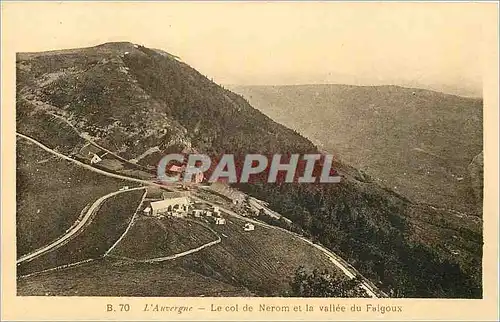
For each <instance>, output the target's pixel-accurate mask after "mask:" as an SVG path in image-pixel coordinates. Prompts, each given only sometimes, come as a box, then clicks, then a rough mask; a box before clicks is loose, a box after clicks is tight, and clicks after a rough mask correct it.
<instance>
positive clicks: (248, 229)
mask: <svg viewBox="0 0 500 322" xmlns="http://www.w3.org/2000/svg"><path fill="white" fill-rule="evenodd" d="M243 230H244V231H252V230H255V226H254V224H251V223H249V222H247V223H246V224H245V226H244V227H243Z"/></svg>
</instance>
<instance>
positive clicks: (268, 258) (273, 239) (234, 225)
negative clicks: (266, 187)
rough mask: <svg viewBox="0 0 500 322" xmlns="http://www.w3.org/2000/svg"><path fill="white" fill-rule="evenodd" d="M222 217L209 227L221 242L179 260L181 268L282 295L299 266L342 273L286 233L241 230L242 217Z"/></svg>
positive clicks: (320, 254)
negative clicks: (221, 222) (224, 219)
mask: <svg viewBox="0 0 500 322" xmlns="http://www.w3.org/2000/svg"><path fill="white" fill-rule="evenodd" d="M225 218H226V221H227V224H226V225H212V226H211V227H212V228H213V229H214V230H215V231H216V232H217V233H218V234H219V235H220V236H221V238H222V241H221V243H220V244H217V245H214V246H212V247H209V248H207V249H204V250H203V251H201V252H198V253H195V254H193V255H190V256H186V257H183V258H181V259H179V260H178V261H179V262H180V265H182V267H185V268H187V269H190V270H193V271H196V272H199V273H201V274H203V275H205V276H208V277H212V278H216V279H218V280H220V281H224V282H227V283H231V284H233V285H241V286H244V287H246V288H248V289H250V290H251V291H252V292H255V293H256V294H258V295H259V296H280V295H284V294H285V293H286V291H287V290H288V287H289V282H290V280H291V277H292V275H293V274H294V273H295V270H296V269H297V268H298V267H299V266H301V265H303V266H304V267H305V268H306V269H307V270H312V269H314V268H317V269H320V270H323V269H328V270H329V271H330V272H331V273H332V274H338V276H339V277H344V276H345V275H343V273H342V272H340V270H338V268H337V267H336V266H334V265H333V263H331V262H330V261H329V259H328V258H327V257H326V255H324V254H323V253H322V252H320V251H319V250H317V249H315V248H313V247H312V246H311V245H309V244H307V243H306V242H304V241H302V240H299V239H298V238H296V237H294V236H292V235H290V234H288V233H286V232H283V231H279V230H277V229H271V228H266V227H262V226H257V225H256V226H255V230H254V231H244V230H243V226H244V224H245V221H244V220H241V219H237V218H234V217H229V216H228V217H225ZM346 278H347V277H346Z"/></svg>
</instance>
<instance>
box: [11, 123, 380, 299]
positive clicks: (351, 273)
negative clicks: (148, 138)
mask: <svg viewBox="0 0 500 322" xmlns="http://www.w3.org/2000/svg"><path fill="white" fill-rule="evenodd" d="M16 135H17V136H19V137H21V138H23V139H26V140H28V141H30V142H32V143H34V144H36V145H37V146H39V147H41V148H42V149H43V150H45V151H47V152H49V153H52V154H54V155H56V156H58V157H60V158H62V159H65V160H67V161H70V162H73V163H75V164H77V165H79V166H81V167H84V168H86V169H88V170H91V171H94V172H97V173H100V174H102V175H106V176H109V177H113V178H118V179H123V180H128V181H133V182H138V183H142V184H145V185H150V186H158V187H161V188H164V189H171V190H174V191H175V190H176V189H172V187H167V186H165V185H162V184H158V183H155V182H152V181H147V180H141V179H136V178H132V177H127V176H124V175H118V174H113V173H109V172H106V171H103V170H100V169H96V168H94V167H92V166H90V165H88V164H85V163H83V162H80V161H78V160H75V159H73V158H70V157H68V156H66V155H64V154H61V153H59V152H56V151H54V150H52V149H51V148H49V147H47V146H45V145H43V144H42V143H40V142H38V141H37V140H35V139H33V138H31V137H29V136H26V135H24V134H21V133H17V132H16ZM144 188H145V187H139V188H134V189H129V190H125V191H117V192H114V193H112V194H110V195H106V196H103V197H101V198H100V199H98V200H97V201H96V202H95V203H94V205H95V204H96V203H98V202H99V201H100V200H101V199H102V200H101V202H102V201H104V200H105V199H106V198H107V197H110V196H111V195H113V194H118V193H122V192H126V191H130V190H138V189H144ZM103 198H104V199H103ZM192 198H193V199H195V200H198V201H200V202H204V203H207V204H209V205H212V206H217V207H219V208H220V209H221V210H223V211H224V212H226V213H227V214H228V215H231V216H233V217H236V218H239V219H241V220H244V221H248V222H252V223H254V224H255V225H258V226H262V227H266V228H269V229H277V230H280V231H283V232H285V233H287V234H291V235H293V236H294V237H296V238H299V239H301V240H303V241H304V242H306V243H308V244H310V245H311V246H313V247H315V248H317V249H318V250H320V251H322V252H323V253H324V254H325V255H326V256H327V257H328V258H329V259H330V261H331V262H332V263H333V264H334V265H335V266H337V267H338V268H339V269H340V270H342V272H343V273H344V274H345V275H346V276H348V277H349V278H354V277H356V276H361V277H362V281H361V287H362V288H363V289H364V290H365V291H366V292H367V293H368V295H369V296H371V297H372V298H377V297H379V295H380V296H382V297H388V296H387V295H386V294H385V293H383V292H382V291H380V290H379V289H378V288H377V287H376V286H375V285H374V284H373V283H372V282H370V281H369V280H368V279H366V278H364V277H363V276H362V275H361V274H359V272H358V271H357V270H356V269H355V268H354V267H352V266H351V265H350V264H348V263H347V262H346V261H345V260H343V259H342V258H341V257H339V256H338V255H337V254H335V253H333V252H332V251H330V250H328V249H327V248H325V247H323V246H321V245H318V244H315V243H313V242H312V241H310V240H308V239H306V238H305V237H303V236H301V235H299V234H296V233H294V232H291V231H289V230H286V229H284V228H281V227H276V226H272V225H268V224H266V223H263V222H260V221H256V220H253V219H250V218H247V217H244V216H241V215H239V214H237V213H235V212H234V211H232V210H229V209H226V208H223V207H221V206H220V205H219V204H215V203H212V202H210V201H207V200H204V199H201V198H199V197H196V196H193V195H192ZM94 205H92V206H94ZM98 205H99V203H98V204H97V206H98ZM97 206H96V207H97ZM96 207H90V209H89V211H87V214H86V215H85V217H86V218H87V219H84V220H82V221H81V222H80V223H79V224H78V225H77V226H75V227H74V228H73V229H71V230H70V231H69V232H68V234H66V235H64V236H63V237H61V238H60V239H58V240H57V241H55V242H53V243H52V244H49V245H47V246H45V247H43V248H41V249H39V250H37V251H35V252H33V253H31V254H28V255H24V256H22V257H21V258H20V259H19V260H18V261H17V262H18V264H19V263H20V262H23V261H26V260H30V259H33V258H34V257H36V256H40V255H41V254H43V253H45V252H47V251H49V250H50V249H52V248H54V247H57V246H58V245H59V244H60V243H63V242H64V241H65V240H67V239H68V238H70V237H71V236H72V235H73V234H75V233H76V231H78V230H79V229H80V228H81V227H83V225H84V224H85V221H86V220H88V218H89V217H90V215H91V214H92V212H93V211H94V210H95V208H96ZM67 236H68V237H67ZM219 239H220V237H219ZM218 242H220V240H217V241H214V242H212V243H218ZM209 246H211V245H209ZM202 247H203V248H205V247H207V246H206V245H204V246H202ZM203 248H201V249H203ZM201 249H197V250H196V251H199V250H201ZM177 255H179V254H177ZM185 255H186V254H184V255H183V256H185ZM164 260H165V259H164ZM377 294H379V295H377Z"/></svg>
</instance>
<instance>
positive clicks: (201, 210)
mask: <svg viewBox="0 0 500 322" xmlns="http://www.w3.org/2000/svg"><path fill="white" fill-rule="evenodd" d="M143 212H144V215H146V216H155V217H165V216H170V217H177V218H184V217H187V216H188V215H192V216H194V217H196V218H205V219H206V220H207V221H209V222H212V223H214V224H216V225H225V224H226V219H225V218H223V217H222V215H221V212H220V209H219V207H216V206H209V205H206V204H202V203H193V202H192V201H191V200H190V198H189V194H188V193H186V192H163V193H162V199H161V200H154V201H151V202H150V204H149V206H147V207H146V208H144V210H143Z"/></svg>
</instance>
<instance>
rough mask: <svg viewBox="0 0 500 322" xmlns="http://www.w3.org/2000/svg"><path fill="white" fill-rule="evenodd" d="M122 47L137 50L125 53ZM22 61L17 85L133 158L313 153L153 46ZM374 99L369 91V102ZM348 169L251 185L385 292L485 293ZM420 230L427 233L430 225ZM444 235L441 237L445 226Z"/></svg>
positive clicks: (381, 193)
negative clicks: (185, 151)
mask: <svg viewBox="0 0 500 322" xmlns="http://www.w3.org/2000/svg"><path fill="white" fill-rule="evenodd" d="M124 51H129V52H130V54H129V55H124V54H123V52H124ZM21 56H22V55H20V56H19V57H18V69H19V70H25V71H26V70H27V72H25V73H24V72H23V73H18V75H19V76H20V77H19V79H20V82H19V83H21V82H22V84H20V86H19V87H22V86H25V87H28V90H27V91H28V92H30V93H31V94H32V95H35V96H37V97H38V98H39V99H41V100H44V101H47V102H49V103H50V104H52V105H53V106H56V107H57V108H59V109H64V110H65V112H67V113H73V114H74V115H75V119H76V120H77V121H79V123H82V124H83V125H81V129H82V130H85V131H88V132H89V133H91V134H95V135H99V136H100V137H101V138H104V139H108V140H109V141H110V142H115V143H116V145H117V146H119V147H122V146H125V147H127V148H128V149H130V151H132V152H134V151H135V150H137V151H136V152H140V153H142V152H143V151H144V150H145V148H146V147H148V148H149V147H150V146H151V145H155V146H156V145H159V146H160V148H162V149H164V148H165V147H166V146H169V145H170V144H171V143H172V142H173V141H175V140H176V138H177V139H179V135H180V141H181V143H190V142H191V143H192V145H193V147H195V148H196V149H198V151H203V152H209V153H215V154H219V153H222V152H232V153H239V152H242V153H248V152H263V153H276V152H287V151H292V152H295V153H306V152H311V151H315V147H314V146H313V145H312V143H311V142H309V141H308V140H306V139H304V138H303V137H302V136H300V135H298V134H297V133H296V132H295V131H292V130H290V129H287V128H285V127H283V126H280V125H278V124H276V123H274V122H273V121H272V120H271V119H269V118H268V117H266V116H264V115H262V114H261V113H259V112H258V111H257V110H255V109H253V108H252V107H251V106H250V105H249V104H248V102H246V101H245V100H244V99H243V98H242V97H240V96H238V95H235V94H234V93H232V92H230V91H227V90H224V89H222V88H221V87H219V86H217V85H216V84H214V83H213V82H210V81H209V80H208V79H207V78H206V77H204V76H203V75H201V74H200V73H198V72H197V71H196V70H194V69H192V68H191V67H189V66H187V65H186V64H184V63H181V62H177V61H176V60H175V59H171V58H167V57H164V56H162V55H158V54H157V53H156V52H154V51H151V50H148V49H147V48H141V47H140V48H138V49H134V48H133V46H132V44H106V45H103V46H98V47H94V48H90V49H82V50H74V51H71V52H66V53H64V54H62V53H58V54H50V55H47V54H32V55H30V57H28V58H23V57H21ZM72 68H76V69H77V70H78V71H79V72H80V73H83V74H84V75H79V76H78V79H77V78H76V77H74V74H72V73H71V69H72ZM123 68H128V73H123V72H122V71H120V70H123ZM61 70H63V71H64V73H65V74H64V75H63V77H61V78H58V79H57V80H56V81H54V82H52V83H51V84H49V85H46V86H45V85H44V86H42V85H40V81H39V78H40V77H41V78H43V74H44V73H52V72H56V71H57V72H59V71H61ZM81 76H84V77H81ZM133 84H135V85H133ZM122 85H123V86H122ZM131 86H132V87H131ZM40 93H41V94H40ZM130 95H132V96H133V97H132V99H131V100H130V99H128V98H129V96H130ZM145 97H146V98H147V99H145V100H144V98H145ZM367 97H368V96H366V95H365V96H364V99H366V98H367ZM410 111H411V109H410ZM116 117H118V118H121V119H120V120H119V121H120V122H121V125H119V126H115V125H113V124H115V123H114V122H115V118H116ZM324 119H325V120H329V119H333V118H332V117H330V118H326V117H325V118H324ZM362 119H363V117H361V116H360V117H356V118H354V120H356V121H358V120H362ZM171 122H174V123H175V124H177V125H179V126H180V127H181V128H183V129H186V130H187V132H183V131H176V130H175V128H176V127H171V126H170V125H171ZM351 123H353V122H351ZM354 123H356V122H354ZM354 123H353V124H354ZM319 124H321V123H319ZM346 124H349V122H347V123H346ZM110 128H111V130H109V129H110ZM150 129H153V130H155V131H156V130H160V131H156V132H155V133H154V134H151V135H150V134H149V133H146V132H147V131H149V130H150ZM384 129H385V128H381V130H382V131H384ZM163 130H166V132H165V131H163ZM170 130H172V131H170ZM144 131H146V132H144ZM162 131H163V132H162ZM115 132H118V133H115ZM161 133H163V134H161ZM183 133H184V134H183ZM129 134H130V135H129ZM124 137H126V139H124ZM143 138H146V139H144V140H143ZM362 139H363V140H364V141H366V142H370V140H371V136H366V135H365V136H362ZM137 140H139V141H137ZM144 142H146V143H144ZM181 145H182V144H181ZM348 145H349V144H348ZM352 145H353V146H354V148H358V149H359V147H357V146H356V145H355V144H352ZM450 146H451V145H450ZM431 152H432V151H431ZM130 154H134V156H136V155H137V153H130ZM152 165H153V166H154V165H155V164H152ZM334 167H335V168H336V169H339V170H342V171H343V172H346V168H348V167H340V165H339V164H335V165H334ZM351 170H353V173H354V175H348V176H346V178H345V180H344V182H343V183H341V184H339V185H335V186H337V187H326V186H324V187H320V188H319V189H318V187H316V186H312V185H311V186H310V185H302V187H300V188H299V189H295V188H290V189H289V188H288V187H281V186H276V185H268V186H267V187H251V186H247V187H244V188H246V189H247V190H249V191H251V193H252V194H254V195H255V196H257V197H259V198H260V199H262V200H266V201H268V202H270V204H271V205H272V207H273V209H275V210H279V211H280V212H282V213H284V214H286V215H287V217H290V218H292V219H294V221H295V222H297V223H300V225H301V226H303V227H304V228H305V229H306V230H308V231H309V232H310V233H311V234H312V235H313V236H315V237H316V238H318V239H319V240H320V241H321V242H322V243H323V244H324V245H326V246H327V247H329V248H331V249H334V250H336V251H339V250H340V254H341V255H342V256H343V257H344V258H346V259H347V258H348V259H349V260H351V262H354V263H355V264H356V267H357V268H359V269H360V271H361V273H363V274H366V275H367V276H370V277H372V278H374V280H381V281H383V282H384V288H386V289H387V290H388V289H390V288H395V289H396V290H397V291H398V292H399V294H400V295H401V296H425V297H432V296H441V297H443V296H444V297H447V296H459V297H460V296H464V297H471V296H478V295H477V294H478V292H477V290H478V289H479V292H480V282H479V283H476V284H475V285H473V286H472V287H471V286H470V285H469V283H468V281H464V276H463V267H459V268H458V269H457V268H456V267H454V272H455V273H457V271H458V273H457V274H458V277H460V278H459V279H456V280H457V282H456V283H451V284H450V283H449V281H450V277H449V276H448V277H447V276H446V275H444V274H443V271H446V269H447V267H448V263H447V262H443V257H442V254H439V250H438V249H437V248H435V246H434V244H432V243H429V242H428V240H424V241H422V240H415V238H413V236H414V235H415V234H416V231H414V230H413V227H412V225H411V223H409V222H408V221H409V219H408V218H406V216H407V209H408V208H411V205H410V204H409V203H408V202H407V201H405V199H404V198H401V197H399V196H396V197H395V196H394V195H393V194H392V193H390V192H386V191H385V190H383V189H381V188H380V187H379V186H378V185H376V184H367V185H366V187H365V188H364V189H360V186H359V185H358V183H359V182H358V181H357V180H360V179H359V176H357V175H356V174H355V173H356V171H355V169H350V168H348V172H349V171H351ZM342 171H341V172H342ZM362 181H364V179H362ZM391 196H392V197H391ZM325 197H326V198H325ZM391 198H395V199H397V202H393V201H391ZM416 216H417V217H418V214H416ZM426 225H427V224H426ZM423 229H424V231H425V230H426V226H424V227H423ZM460 234H461V236H467V235H470V234H468V233H464V234H462V233H460ZM438 235H440V236H443V235H444V234H442V231H441V230H438ZM469 237H471V238H472V239H478V238H479V241H478V242H479V243H480V242H481V240H480V238H481V234H480V232H479V234H478V235H474V234H472V235H470V236H469ZM469 237H468V238H469ZM480 255H481V254H478V253H476V254H474V255H473V256H474V257H475V258H479V261H476V262H475V264H474V265H472V266H471V271H473V274H476V275H479V276H480V267H481V265H480ZM467 256H468V255H467ZM444 259H446V260H452V261H455V262H459V263H460V264H461V265H463V261H461V260H458V261H457V259H455V258H453V256H450V255H449V254H448V256H445V257H444ZM469 259H470V257H469ZM415 267H416V268H418V269H417V272H415V271H414V268H415ZM448 268H449V267H448ZM449 271H451V270H449ZM429 281H432V282H429ZM471 289H473V293H474V295H471V292H470V291H469V290H471Z"/></svg>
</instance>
